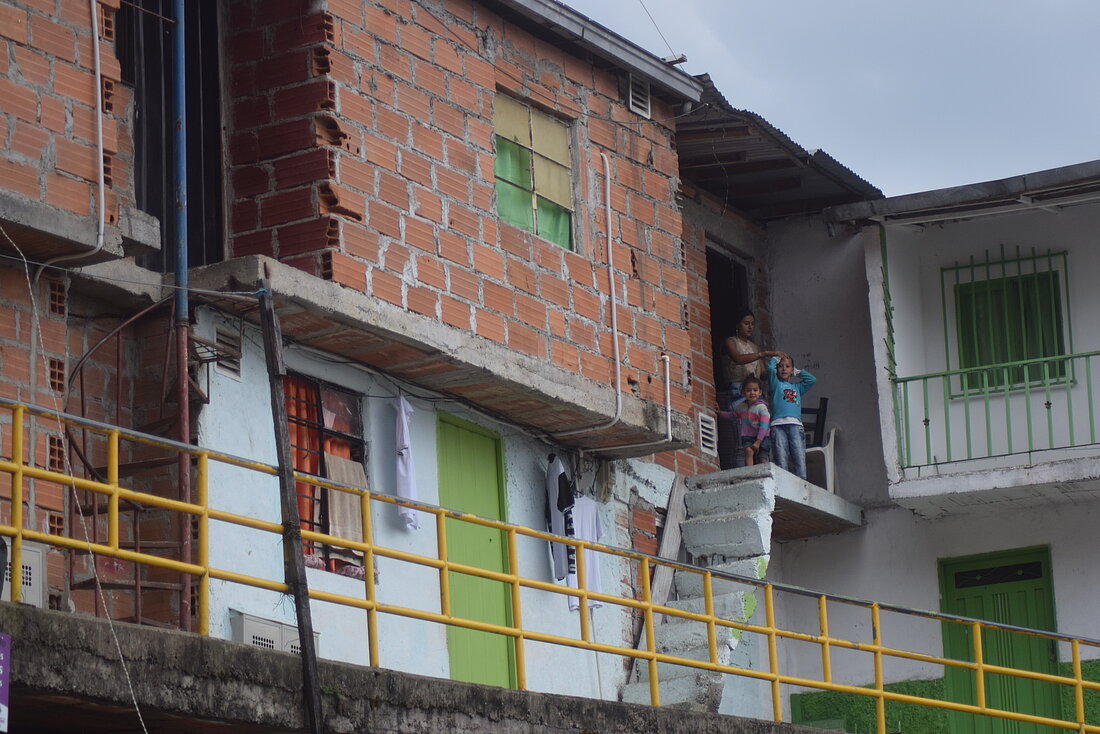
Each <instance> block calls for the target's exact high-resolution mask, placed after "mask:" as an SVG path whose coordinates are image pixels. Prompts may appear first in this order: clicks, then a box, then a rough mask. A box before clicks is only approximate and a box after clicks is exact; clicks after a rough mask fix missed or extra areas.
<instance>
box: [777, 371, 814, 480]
mask: <svg viewBox="0 0 1100 734" xmlns="http://www.w3.org/2000/svg"><path fill="white" fill-rule="evenodd" d="M767 367H768V378H769V381H770V382H769V387H770V390H771V401H770V402H771V409H772V410H771V412H772V415H771V436H772V461H774V462H775V463H776V464H778V465H779V466H780V468H782V469H786V470H787V471H789V472H791V473H792V474H795V475H797V476H799V477H801V478H802V479H805V478H806V429H805V428H803V426H802V394H803V393H805V392H806V391H807V390H809V389H810V388H811V387H813V386H814V383H815V382H817V378H816V377H814V376H813V375H811V374H810V373H809V372H807V371H806V370H796V369H795V368H794V362H793V360H791V358H790V357H789V356H786V355H784V356H783V357H769V358H768V363H767Z"/></svg>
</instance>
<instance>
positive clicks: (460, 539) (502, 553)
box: [438, 415, 516, 687]
mask: <svg viewBox="0 0 1100 734" xmlns="http://www.w3.org/2000/svg"><path fill="white" fill-rule="evenodd" d="M438 444H439V504H440V505H442V506H443V507H447V508H450V509H454V510H462V511H463V512H469V513H472V514H474V515H479V516H481V517H484V518H489V519H492V520H502V519H504V499H503V496H504V471H503V463H502V460H501V450H500V439H499V437H497V436H496V435H495V434H492V433H490V432H488V431H485V430H482V429H481V428H479V427H478V426H475V425H473V424H471V423H466V422H465V421H460V420H458V419H457V418H453V417H451V416H445V415H441V416H440V418H439V426H438ZM445 528H446V531H447V557H448V559H449V560H451V561H452V562H456V563H462V564H466V565H469V566H476V567H478V568H482V569H486V570H490V571H498V572H503V571H505V570H506V568H507V551H506V549H505V536H504V534H503V533H502V532H501V531H499V530H495V529H492V528H486V527H484V526H481V525H475V524H472V523H469V522H462V521H460V520H456V519H453V518H447V520H446V522H445ZM448 582H449V585H450V594H451V614H452V615H453V616H455V617H461V618H463V619H472V620H476V621H479V622H487V623H491V624H501V625H505V624H510V623H511V604H510V600H511V596H510V589H509V587H508V586H507V585H505V584H503V583H501V582H499V581H493V580H490V579H484V578H479V577H477V576H471V575H469V574H464V573H457V572H453V571H452V572H450V573H449V574H448ZM447 649H448V651H449V654H450V661H451V678H453V679H455V680H461V681H467V682H469V683H482V684H485V685H494V686H505V687H515V680H516V674H515V664H514V654H513V650H514V645H513V643H512V638H510V637H505V636H503V635H498V634H494V633H491V632H483V631H480V630H471V629H466V628H463V627H455V626H449V627H448V628H447Z"/></svg>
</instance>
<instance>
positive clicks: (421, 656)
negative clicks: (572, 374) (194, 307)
mask: <svg viewBox="0 0 1100 734" xmlns="http://www.w3.org/2000/svg"><path fill="white" fill-rule="evenodd" d="M218 318H219V317H218V316H217V314H215V313H214V312H212V311H209V310H201V311H200V314H199V322H198V325H197V327H196V328H197V330H198V332H199V333H200V334H204V335H205V336H207V337H212V336H213V330H214V324H215V323H216V321H217V320H218ZM232 328H233V329H236V325H235V324H234V325H233V327H232ZM243 352H244V356H243V358H242V362H241V369H242V375H241V379H240V380H237V379H234V378H232V377H229V376H226V375H223V374H221V373H220V372H218V371H217V370H214V371H213V372H212V375H211V401H210V404H209V405H208V406H206V407H205V408H204V410H203V412H202V415H201V417H200V420H199V441H200V444H202V445H204V446H209V447H213V448H217V449H218V450H223V451H225V452H227V453H232V454H236V455H239V456H243V457H247V458H253V459H257V460H260V461H264V462H269V463H273V462H274V461H275V456H274V447H273V443H274V438H273V433H272V428H271V412H270V402H269V388H268V383H267V374H266V369H265V366H264V360H263V350H262V346H261V340H260V336H259V334H258V332H257V331H256V330H255V329H253V328H251V327H246V330H245V340H244V345H243ZM285 358H286V364H287V368H288V369H290V370H292V371H296V372H300V373H302V374H306V375H311V376H314V377H316V378H318V379H323V380H325V381H326V382H329V383H332V384H334V385H338V386H341V387H344V388H347V389H350V390H352V391H355V392H358V393H360V394H361V395H363V396H364V400H363V406H364V427H365V431H364V432H365V435H366V437H367V442H368V444H367V454H368V481H369V482H370V488H371V489H372V490H373V491H374V492H377V493H382V494H385V493H390V492H391V490H392V488H393V486H394V471H395V461H394V458H395V447H394V433H395V418H396V412H395V407H394V406H395V403H396V396H397V394H398V393H397V391H398V386H397V385H396V384H394V383H392V382H390V381H389V380H387V379H385V378H383V377H381V376H377V375H374V374H372V373H370V372H367V371H365V370H361V369H358V368H356V367H354V366H351V365H348V364H341V363H338V362H334V361H331V360H330V359H326V358H325V356H324V355H319V354H317V353H315V352H309V351H305V350H300V349H295V348H293V347H291V348H289V349H287V350H286V353H285ZM411 402H412V404H413V407H414V409H415V413H414V415H413V417H412V423H411V433H412V440H413V446H414V449H413V450H414V458H415V464H416V477H417V487H418V491H419V498H420V500H421V501H423V502H427V503H431V504H435V503H437V501H438V491H437V483H436V477H437V474H438V472H437V464H436V457H437V454H436V422H437V414H438V413H439V412H444V411H446V412H449V413H451V414H453V415H456V416H458V417H460V418H463V419H465V420H468V421H471V422H473V423H476V424H478V425H481V426H483V427H485V428H487V429H490V430H492V431H494V432H496V433H497V434H499V435H500V436H501V439H502V445H503V451H504V465H505V481H506V513H507V517H506V520H507V521H509V522H512V523H516V524H519V525H524V526H527V527H532V528H538V529H543V528H544V527H545V511H544V501H545V500H544V498H545V482H544V475H545V466H546V457H547V454H548V453H549V451H551V450H552V449H550V447H548V446H547V445H546V444H545V443H543V442H542V441H540V440H535V439H533V438H531V437H529V436H527V435H525V434H523V433H521V432H519V431H518V430H516V429H515V428H512V427H510V426H506V425H503V424H500V423H498V422H496V421H493V420H490V419H487V418H485V417H484V416H481V415H479V414H477V413H474V412H472V411H470V410H468V409H466V408H465V407H463V406H461V405H460V404H457V403H454V402H451V401H438V402H437V401H434V400H425V399H417V398H413V399H412V400H411ZM617 466H618V467H619V470H618V471H616V472H615V486H614V490H613V492H612V498H611V500H610V501H609V502H607V503H606V504H604V505H603V506H602V513H601V520H602V523H603V528H604V538H603V542H605V543H606V544H608V545H613V546H618V547H629V546H630V538H629V536H628V530H627V526H626V523H627V518H628V517H629V515H628V509H627V508H628V501H629V499H630V496H631V494H632V493H634V494H636V495H638V496H639V497H641V498H643V499H645V500H647V501H649V502H651V503H653V504H654V505H657V506H664V505H665V503H666V502H667V497H668V493H669V489H670V488H671V485H672V480H673V474H672V473H671V472H669V471H668V470H665V469H662V468H661V467H659V466H657V465H655V464H652V463H649V462H644V461H630V462H626V463H619V464H617ZM593 468H594V467H593ZM580 486H581V488H582V489H583V490H586V491H587V490H588V489H589V488H590V487H591V486H592V474H591V473H587V474H585V475H584V476H583V477H582V479H581V482H580ZM210 503H211V505H212V506H213V507H218V508H222V509H227V510H232V511H234V512H239V513H241V514H247V515H249V516H252V517H260V518H263V519H266V520H269V521H272V522H278V521H279V501H278V486H277V482H276V481H275V479H274V478H273V477H263V476H261V475H256V474H255V473H250V472H245V471H244V470H231V469H225V468H221V467H217V468H215V469H214V470H213V471H212V473H211V483H210ZM372 520H373V528H374V534H375V539H376V542H377V543H378V544H379V545H380V546H384V547H388V548H394V549H399V550H402V551H407V552H411V553H417V554H420V555H424V556H428V557H432V558H434V557H436V533H435V524H434V519H433V518H432V517H431V516H428V515H422V517H421V527H420V529H419V530H408V529H406V527H405V525H404V523H403V522H402V521H401V520H400V519H399V518H398V516H397V512H396V508H395V507H393V506H392V505H387V504H385V503H375V505H374V508H373V513H372ZM210 536H211V546H210V548H211V550H210V562H211V564H212V566H214V567H218V568H225V569H232V570H235V571H238V572H246V573H250V574H254V575H257V576H260V577H263V578H267V579H271V580H281V579H282V561H281V559H282V548H281V541H280V539H279V537H277V536H274V535H267V534H263V533H259V532H258V531H251V530H244V529H241V528H239V527H234V526H229V525H227V524H225V523H211V530H210ZM518 545H519V554H520V559H521V561H520V562H521V569H520V571H521V574H523V575H525V576H528V577H530V578H534V579H538V580H541V581H546V582H550V581H551V570H550V563H549V552H548V547H547V544H546V543H544V542H542V541H539V540H536V539H528V538H523V537H520V538H519V542H518ZM378 566H379V572H380V585H379V587H378V600H379V602H381V603H384V604H394V605H399V606H403V607H409V608H414V609H424V610H428V611H433V612H438V611H439V582H438V574H437V573H436V572H435V571H434V570H433V569H431V568H427V567H417V566H414V565H410V564H408V563H405V562H402V561H397V560H391V559H386V558H379V559H378ZM600 570H601V576H602V578H603V583H604V587H603V588H604V591H606V592H608V593H618V594H620V595H627V596H632V595H633V591H632V589H631V588H630V583H631V579H632V578H633V577H634V570H633V569H632V568H629V567H628V564H626V563H624V562H622V561H621V560H620V559H619V558H618V557H616V556H610V555H607V556H604V557H602V558H601V569H600ZM308 580H309V584H310V587H311V588H315V589H322V590H326V591H331V592H335V593H341V594H347V595H349V596H359V597H362V596H363V594H364V587H363V584H362V582H357V581H353V580H351V579H348V578H344V577H341V576H337V575H335V574H331V573H327V572H325V571H318V570H312V569H311V570H309V571H308ZM230 609H235V610H239V611H244V612H248V613H250V614H255V615H257V616H260V617H266V618H271V619H277V620H280V621H285V622H290V623H293V621H294V608H293V602H292V600H291V599H290V598H289V597H285V596H283V595H280V594H276V593H273V592H267V591H261V590H257V589H254V588H251V587H247V586H243V585H239V584H233V583H228V582H212V584H211V611H210V618H211V620H212V623H211V634H213V635H215V636H218V637H223V638H228V637H230V627H229V610H230ZM312 610H313V623H314V627H315V629H316V630H318V631H319V632H320V634H321V636H320V644H319V654H320V655H321V656H322V657H324V658H327V659H332V660H339V661H344V662H350V663H356V664H367V662H368V652H369V651H368V646H367V630H366V613H365V612H363V611H360V610H355V609H352V608H348V607H342V606H339V605H336V604H331V603H326V602H318V601H314V602H313V603H312ZM522 614H523V625H524V628H525V629H530V630H537V631H539V632H543V633H546V634H552V635H560V636H563V637H571V638H577V637H579V631H580V630H579V614H578V613H577V612H570V611H569V610H568V606H567V600H566V598H565V597H564V596H559V595H556V594H550V593H548V592H544V591H539V590H532V589H524V590H523V591H522ZM378 619H379V633H378V638H379V662H380V664H381V665H382V666H383V667H386V668H392V669H395V670H402V671H406V672H412V673H418V674H423V675H431V676H438V677H447V676H448V674H449V673H448V668H449V664H448V657H447V645H446V628H445V627H444V626H443V625H439V624H435V623H431V622H423V621H418V620H414V619H410V618H405V617H398V616H393V615H387V614H380V615H379V617H378ZM592 619H593V623H594V624H593V628H592V629H593V633H592V639H594V640H596V641H598V642H603V643H607V644H615V645H623V644H626V645H630V644H631V642H630V640H632V636H633V631H632V627H631V624H630V622H629V619H630V615H629V614H628V613H627V611H626V609H625V608H623V607H618V606H614V605H608V606H604V607H602V608H599V609H595V610H593V613H592ZM598 658H599V659H598V660H597V655H595V654H594V653H590V652H586V651H582V650H577V649H574V648H569V647H563V646H556V645H550V644H546V643H533V642H529V643H527V645H526V663H527V685H528V688H529V689H530V690H536V691H544V692H550V693H559V694H568V695H579V696H589V697H602V698H606V699H616V698H617V697H618V690H619V687H620V686H621V685H622V683H623V681H624V678H625V675H626V672H625V668H624V665H623V664H622V660H623V659H622V658H620V657H618V656H615V655H609V654H599V655H598Z"/></svg>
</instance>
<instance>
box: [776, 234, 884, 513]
mask: <svg viewBox="0 0 1100 734" xmlns="http://www.w3.org/2000/svg"><path fill="white" fill-rule="evenodd" d="M768 240H769V259H768V267H769V272H770V278H771V289H770V292H771V300H772V303H771V311H772V314H773V329H774V333H775V337H776V344H777V346H778V348H779V349H782V350H784V351H787V352H789V353H790V354H791V356H792V357H794V360H795V366H796V367H806V368H808V369H809V370H810V371H811V372H812V373H813V374H814V376H815V377H817V378H818V382H817V384H816V385H815V386H814V388H813V390H811V391H810V392H809V393H807V394H806V396H805V397H804V398H803V404H811V405H812V404H815V403H816V401H817V400H818V398H820V397H822V396H824V397H827V398H829V415H828V420H827V424H828V425H829V426H837V427H838V428H839V429H840V434H839V438H838V441H837V448H836V463H837V472H838V484H839V487H840V490H839V492H838V494H840V495H841V496H842V497H844V498H845V499H847V500H849V501H851V502H855V503H857V504H877V503H881V502H884V501H886V474H885V469H884V467H883V465H882V462H881V461H879V460H877V459H878V457H881V456H882V434H881V431H880V428H879V412H878V410H879V406H878V396H877V394H876V391H875V388H874V386H875V371H874V362H873V357H872V347H873V345H872V342H871V322H870V316H869V312H868V306H867V304H868V285H867V277H866V272H865V268H866V265H865V262H864V245H863V238H862V235H860V234H859V233H855V234H839V235H837V236H836V237H829V235H828V233H827V232H826V230H825V227H824V225H822V224H821V223H820V222H816V221H814V220H812V219H798V220H789V221H783V222H778V223H773V224H771V225H769V227H768ZM868 455H870V456H873V457H875V459H876V460H875V461H865V460H862V457H865V456H868Z"/></svg>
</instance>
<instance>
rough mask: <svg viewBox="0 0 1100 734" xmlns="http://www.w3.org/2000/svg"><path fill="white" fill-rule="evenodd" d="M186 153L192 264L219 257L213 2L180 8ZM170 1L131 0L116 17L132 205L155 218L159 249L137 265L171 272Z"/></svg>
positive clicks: (219, 187)
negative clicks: (129, 111)
mask: <svg viewBox="0 0 1100 734" xmlns="http://www.w3.org/2000/svg"><path fill="white" fill-rule="evenodd" d="M183 7H184V18H183V25H184V27H185V33H184V46H185V51H184V54H185V68H186V70H187V73H186V74H185V81H184V87H185V89H184V97H185V99H186V107H187V113H186V120H185V124H184V128H185V143H186V146H187V147H186V150H187V162H186V166H187V192H186V196H187V248H188V251H187V259H188V264H189V266H190V267H197V266H200V265H209V264H210V263H215V262H220V261H221V260H222V259H223V249H224V247H223V240H224V237H223V231H222V167H223V166H222V141H221V134H222V133H221V123H222V120H221V76H220V71H219V68H218V57H219V39H220V35H219V31H218V2H217V1H216V0H197V1H196V0H192V1H191V2H187V3H184V6H183ZM171 16H172V3H171V1H170V0H132V1H131V2H125V3H123V4H122V7H121V9H120V10H119V12H118V42H117V48H118V56H119V62H120V64H121V69H122V81H123V83H124V84H127V85H129V86H130V87H131V88H132V90H133V98H134V120H133V131H134V163H133V176H134V195H135V197H136V199H137V206H138V208H139V209H141V210H142V211H144V212H146V213H147V214H151V215H153V216H154V217H156V218H157V219H158V220H160V226H161V251H160V252H159V253H154V254H151V255H144V256H142V257H141V258H139V259H138V263H137V264H138V265H141V266H142V267H146V268H149V269H150V270H156V271H159V272H171V271H173V270H174V269H175V260H174V255H173V253H174V244H175V241H176V229H177V225H176V218H175V214H174V213H175V211H176V191H175V186H176V184H175V176H174V170H175V155H176V142H175V141H176V137H175V129H176V124H175V117H174V114H175V113H174V107H173V101H172V99H173V95H174V92H175V88H176V76H175V73H174V67H175V63H174V59H173V54H172V50H173V43H174V38H173V33H174V31H173V29H174V28H175V27H176V20H175V19H173V18H172V17H171Z"/></svg>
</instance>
